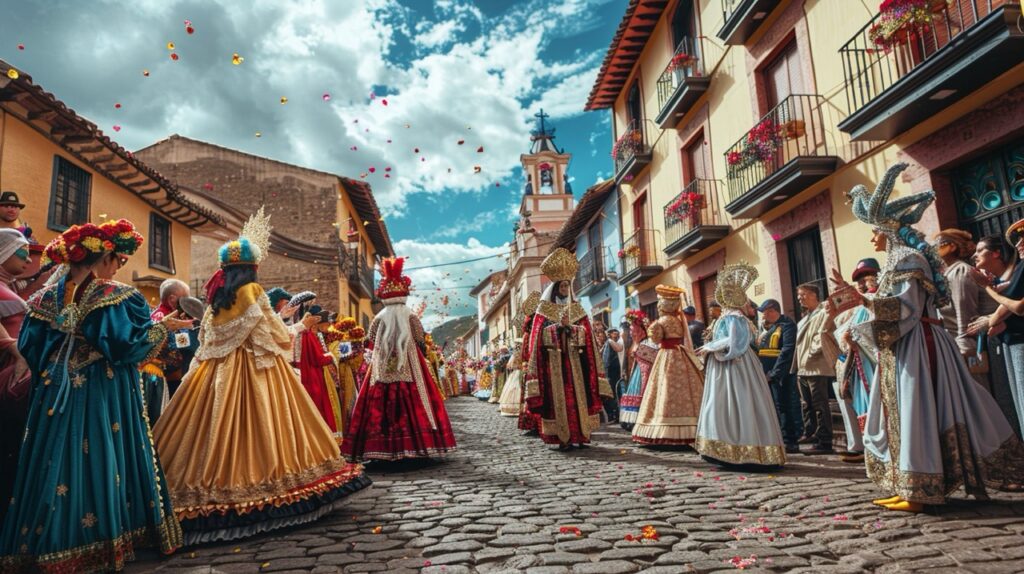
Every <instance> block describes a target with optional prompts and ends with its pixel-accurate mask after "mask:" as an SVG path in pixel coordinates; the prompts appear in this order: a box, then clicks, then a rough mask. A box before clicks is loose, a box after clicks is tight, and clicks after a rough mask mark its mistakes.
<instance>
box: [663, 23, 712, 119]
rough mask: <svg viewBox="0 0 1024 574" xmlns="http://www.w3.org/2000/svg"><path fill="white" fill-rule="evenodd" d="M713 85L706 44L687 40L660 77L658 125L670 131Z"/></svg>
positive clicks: (694, 39)
mask: <svg viewBox="0 0 1024 574" xmlns="http://www.w3.org/2000/svg"><path fill="white" fill-rule="evenodd" d="M710 83H711V79H710V78H708V77H707V70H706V66H705V63H704V50H703V42H702V41H701V39H700V38H688V37H686V38H683V39H682V40H681V41H680V42H679V45H678V46H677V47H676V51H675V52H674V53H673V54H672V58H671V59H670V60H669V62H668V65H667V66H665V71H663V72H662V73H661V77H659V78H658V84H657V88H658V109H659V112H658V117H657V120H656V121H657V123H658V125H660V126H661V127H662V128H668V127H671V126H672V125H673V124H675V122H676V121H678V119H679V118H680V117H681V116H683V115H684V114H685V113H686V111H687V110H689V109H690V106H692V105H693V103H694V102H696V101H697V99H698V98H700V96H701V94H703V93H704V92H705V91H706V90H707V88H708V85H710Z"/></svg>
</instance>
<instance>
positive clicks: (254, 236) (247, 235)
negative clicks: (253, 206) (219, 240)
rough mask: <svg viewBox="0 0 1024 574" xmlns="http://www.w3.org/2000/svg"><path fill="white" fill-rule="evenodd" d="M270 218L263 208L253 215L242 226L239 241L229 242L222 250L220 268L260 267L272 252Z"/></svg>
mask: <svg viewBox="0 0 1024 574" xmlns="http://www.w3.org/2000/svg"><path fill="white" fill-rule="evenodd" d="M272 229H273V228H272V227H271V226H270V216H269V215H265V214H264V212H263V206H260V209H259V211H257V212H256V213H254V214H252V216H250V217H249V220H248V221H246V222H245V225H243V226H242V232H241V233H240V234H239V236H238V239H235V240H234V241H229V242H227V243H225V244H224V245H222V246H221V248H220V252H219V255H220V266H221V267H227V266H229V265H259V264H260V262H261V261H263V258H264V257H265V256H266V254H267V253H269V252H270V232H271V230H272Z"/></svg>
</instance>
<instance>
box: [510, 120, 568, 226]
mask: <svg viewBox="0 0 1024 574" xmlns="http://www.w3.org/2000/svg"><path fill="white" fill-rule="evenodd" d="M534 117H536V118H537V128H536V129H534V130H533V131H532V132H530V136H531V137H530V153H527V154H523V155H521V156H520V157H519V161H520V163H521V164H522V166H523V173H524V174H525V176H526V185H525V186H524V188H523V201H522V203H521V204H520V206H519V214H520V216H522V218H523V220H522V221H521V222H520V225H521V226H524V227H526V228H531V229H534V230H536V231H539V232H554V231H558V230H559V229H561V227H562V224H563V223H565V221H566V220H567V219H569V216H571V215H572V212H573V198H572V187H571V186H570V185H569V177H568V175H567V174H566V168H568V167H569V159H570V158H571V157H572V156H571V155H570V154H567V153H565V152H564V151H563V150H559V149H558V148H557V147H555V142H554V140H555V129H554V128H553V127H551V126H550V125H548V124H547V122H546V121H545V120H547V118H549V117H550V116H548V114H545V113H544V110H541V111H540V113H538V114H535V115H534Z"/></svg>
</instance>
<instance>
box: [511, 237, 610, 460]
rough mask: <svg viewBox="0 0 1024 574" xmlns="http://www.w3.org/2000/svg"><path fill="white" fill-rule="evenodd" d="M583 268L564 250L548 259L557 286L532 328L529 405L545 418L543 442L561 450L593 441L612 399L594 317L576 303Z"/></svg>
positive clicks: (545, 299) (549, 289) (551, 287)
mask: <svg viewBox="0 0 1024 574" xmlns="http://www.w3.org/2000/svg"><path fill="white" fill-rule="evenodd" d="M577 267H578V263H577V262H576V258H575V257H574V256H573V255H572V253H570V252H569V251H567V250H565V249H562V248H559V249H556V250H555V251H553V252H552V253H551V255H548V257H547V258H546V259H545V260H544V262H543V263H542V264H541V271H542V272H543V273H544V275H546V276H547V277H548V278H549V279H551V281H552V282H551V284H550V285H548V287H547V289H546V290H545V291H544V294H543V295H542V296H541V302H540V304H538V305H537V310H536V313H535V314H534V317H533V323H532V325H531V327H530V345H529V349H530V353H529V364H528V366H527V374H526V404H527V408H529V410H530V411H531V412H533V413H536V414H538V415H540V419H541V421H540V423H541V428H540V437H541V440H543V441H544V442H545V443H547V444H557V445H559V450H567V449H569V448H571V447H572V445H579V446H580V448H582V447H583V445H585V444H587V443H589V442H590V434H591V432H592V431H593V430H594V429H596V428H597V427H598V426H599V425H600V412H601V408H602V402H601V398H602V397H608V398H610V397H611V396H612V389H611V386H610V385H609V384H608V379H607V378H606V377H605V375H604V367H603V365H602V364H601V360H600V355H599V354H598V349H597V343H596V341H595V339H594V332H593V329H592V328H591V325H590V319H589V318H588V317H587V313H586V312H585V311H584V310H583V307H581V306H580V304H579V303H577V302H575V301H573V300H572V287H571V285H572V283H571V282H572V278H573V277H575V276H576V269H577Z"/></svg>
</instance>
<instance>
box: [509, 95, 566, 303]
mask: <svg viewBox="0 0 1024 574" xmlns="http://www.w3.org/2000/svg"><path fill="white" fill-rule="evenodd" d="M535 117H536V118H537V129H535V130H533V131H532V132H530V136H531V137H530V153H526V154H523V155H521V156H520V158H519V161H520V163H522V165H523V174H524V175H525V176H526V184H525V185H524V186H523V200H522V203H521V204H520V205H519V216H520V217H519V222H518V223H517V224H516V228H515V229H516V231H515V237H514V238H513V241H512V242H511V244H510V246H509V247H510V253H509V273H508V285H509V291H510V295H511V297H510V299H511V305H512V315H516V314H517V313H518V312H519V311H520V309H519V305H521V304H522V302H523V301H524V300H525V298H526V297H527V296H528V295H529V293H530V292H531V291H540V290H542V289H543V288H544V286H545V285H547V282H548V280H547V278H545V277H544V276H543V273H541V271H540V264H541V262H543V261H544V258H545V257H547V255H548V253H549V252H550V251H551V248H552V246H553V245H554V243H555V238H556V237H557V236H558V232H559V231H560V230H561V229H562V226H563V225H564V224H565V222H566V221H568V220H569V217H570V216H572V212H573V197H572V187H570V186H569V177H568V175H566V168H567V167H568V166H569V159H570V158H571V157H572V156H571V155H570V154H567V153H565V152H564V151H563V150H560V149H558V148H557V147H555V141H554V140H555V129H554V128H553V127H551V126H550V125H548V123H547V122H546V121H545V120H546V119H547V118H548V117H549V116H548V115H547V114H545V113H544V110H541V111H540V113H538V114H536V115H535ZM532 311H533V310H532V309H531V310H529V312H532Z"/></svg>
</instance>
